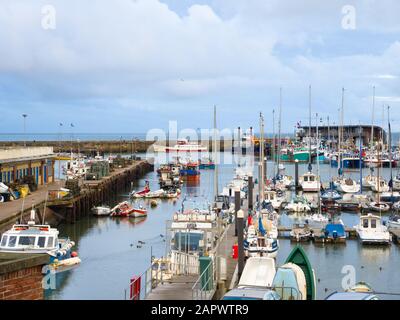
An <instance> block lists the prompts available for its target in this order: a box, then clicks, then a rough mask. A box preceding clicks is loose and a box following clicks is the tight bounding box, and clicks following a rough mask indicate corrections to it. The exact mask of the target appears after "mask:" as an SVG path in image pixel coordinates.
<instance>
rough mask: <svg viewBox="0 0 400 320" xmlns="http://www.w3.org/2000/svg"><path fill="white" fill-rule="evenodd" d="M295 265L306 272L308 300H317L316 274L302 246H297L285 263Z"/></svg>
mask: <svg viewBox="0 0 400 320" xmlns="http://www.w3.org/2000/svg"><path fill="white" fill-rule="evenodd" d="M289 262H291V263H294V264H296V265H298V266H299V267H300V268H301V269H302V270H303V272H304V276H305V278H306V283H307V300H315V299H316V286H315V273H314V270H313V269H312V267H311V264H310V261H309V260H308V257H307V255H306V253H305V252H304V250H303V248H302V247H301V246H296V247H295V248H294V249H293V250H292V252H291V253H290V254H289V256H288V258H287V259H286V262H285V263H289Z"/></svg>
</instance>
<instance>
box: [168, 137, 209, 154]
mask: <svg viewBox="0 0 400 320" xmlns="http://www.w3.org/2000/svg"><path fill="white" fill-rule="evenodd" d="M207 151H208V149H207V147H205V146H202V145H200V144H197V143H196V142H189V141H188V140H187V139H179V140H178V141H177V144H176V145H175V146H173V147H165V152H170V153H173V152H207Z"/></svg>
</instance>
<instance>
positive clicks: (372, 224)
mask: <svg viewBox="0 0 400 320" xmlns="http://www.w3.org/2000/svg"><path fill="white" fill-rule="evenodd" d="M371 228H376V220H375V219H372V220H371Z"/></svg>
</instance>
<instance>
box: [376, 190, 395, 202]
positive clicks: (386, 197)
mask: <svg viewBox="0 0 400 320" xmlns="http://www.w3.org/2000/svg"><path fill="white" fill-rule="evenodd" d="M379 199H380V200H381V201H383V202H390V203H395V202H398V201H400V192H398V191H393V192H390V191H389V192H382V193H381V194H380V196H379Z"/></svg>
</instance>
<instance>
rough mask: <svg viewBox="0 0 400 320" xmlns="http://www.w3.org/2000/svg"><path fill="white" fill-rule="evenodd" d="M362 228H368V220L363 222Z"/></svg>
mask: <svg viewBox="0 0 400 320" xmlns="http://www.w3.org/2000/svg"><path fill="white" fill-rule="evenodd" d="M363 228H368V219H364V220H363Z"/></svg>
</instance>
